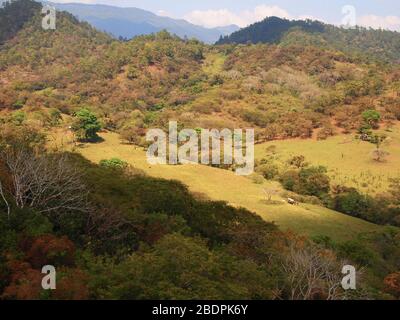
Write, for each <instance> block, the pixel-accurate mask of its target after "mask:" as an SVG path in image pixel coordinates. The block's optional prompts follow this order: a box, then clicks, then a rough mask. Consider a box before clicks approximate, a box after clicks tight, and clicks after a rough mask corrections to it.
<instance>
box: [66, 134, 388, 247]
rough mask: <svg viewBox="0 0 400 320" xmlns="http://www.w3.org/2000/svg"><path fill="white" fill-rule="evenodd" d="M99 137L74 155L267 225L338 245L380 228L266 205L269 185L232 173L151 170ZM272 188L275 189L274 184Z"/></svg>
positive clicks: (111, 137) (323, 212)
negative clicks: (185, 190)
mask: <svg viewBox="0 0 400 320" xmlns="http://www.w3.org/2000/svg"><path fill="white" fill-rule="evenodd" d="M61 136H63V140H64V141H65V140H66V137H67V134H66V133H65V132H64V133H61ZM101 137H102V138H103V139H104V141H103V142H101V143H97V144H86V145H83V146H81V147H78V148H77V151H79V152H81V153H82V154H83V155H84V156H85V157H86V158H88V159H89V160H91V161H93V162H95V163H99V162H100V161H101V160H102V159H110V158H113V157H117V158H120V159H122V160H124V161H127V162H128V163H130V164H131V165H133V166H134V167H135V168H138V169H142V170H144V171H145V172H146V173H147V174H149V175H151V176H155V177H161V178H165V179H175V180H179V181H181V182H183V183H184V184H186V185H187V186H188V187H189V188H190V190H191V191H192V192H195V193H199V194H202V195H204V196H206V197H208V198H210V199H213V200H223V201H227V202H228V203H230V204H231V205H234V206H240V207H245V208H247V209H249V210H251V211H254V212H257V213H258V214H259V215H260V216H262V217H263V218H264V219H265V220H267V221H274V222H276V223H277V224H278V225H279V226H280V227H281V228H282V229H291V230H294V231H296V232H299V233H304V234H307V235H311V236H316V235H326V236H330V237H331V238H332V239H335V240H339V241H340V240H346V239H350V238H352V237H353V236H354V235H356V234H357V233H360V232H371V231H375V230H379V229H380V228H381V227H379V226H376V225H374V224H371V223H368V222H365V221H362V220H359V219H356V218H352V217H349V216H346V215H343V214H340V213H337V212H334V211H332V210H328V209H325V208H321V207H318V206H313V205H308V204H306V205H300V206H291V205H288V204H287V203H285V202H284V199H282V198H280V197H279V196H274V197H273V200H275V201H276V202H277V203H279V204H274V205H271V204H267V203H266V197H265V195H264V193H263V188H268V187H271V184H272V183H271V182H263V184H256V183H254V182H253V181H252V179H250V178H248V177H240V176H237V175H235V174H234V173H233V172H231V171H226V170H221V169H216V168H211V167H207V166H201V165H180V166H166V165H163V166H162V165H157V166H151V165H149V164H148V163H147V160H146V154H145V152H144V151H143V150H142V149H139V148H135V147H133V146H131V145H127V144H123V143H121V141H120V139H119V136H118V135H117V134H115V133H102V134H101ZM274 187H277V186H276V184H274ZM155 201H156V199H155Z"/></svg>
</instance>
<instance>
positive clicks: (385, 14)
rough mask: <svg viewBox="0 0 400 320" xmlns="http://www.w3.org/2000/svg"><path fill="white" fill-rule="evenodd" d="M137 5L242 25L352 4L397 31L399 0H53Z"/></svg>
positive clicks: (328, 17)
mask: <svg viewBox="0 0 400 320" xmlns="http://www.w3.org/2000/svg"><path fill="white" fill-rule="evenodd" d="M53 1H54V2H64V3H66V2H81V3H101V4H109V5H116V6H122V7H137V8H142V9H146V10H150V11H152V12H154V13H158V14H161V15H167V16H170V17H173V18H184V19H187V20H189V21H190V22H193V23H196V24H201V25H204V26H208V27H213V26H217V25H227V24H230V23H235V24H239V25H241V26H245V25H247V24H249V23H253V22H255V21H257V20H260V18H261V17H264V16H266V15H277V16H282V17H287V18H292V19H294V18H304V17H310V18H315V19H318V20H322V21H325V22H329V23H334V24H340V23H341V21H342V19H343V17H344V14H343V13H342V8H343V7H344V6H346V5H347V6H349V5H350V6H353V7H354V8H355V17H356V22H357V24H359V25H365V26H372V27H375V28H376V27H383V28H388V29H393V30H399V31H400V1H399V0H333V1H329V0H279V1H273V0H271V1H262V0H200V1H199V0H196V1H192V0H53Z"/></svg>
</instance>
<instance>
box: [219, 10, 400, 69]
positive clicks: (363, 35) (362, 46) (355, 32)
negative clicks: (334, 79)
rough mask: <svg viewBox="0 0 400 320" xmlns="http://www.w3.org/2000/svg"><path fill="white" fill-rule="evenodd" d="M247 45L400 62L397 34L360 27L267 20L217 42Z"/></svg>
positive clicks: (314, 22)
mask: <svg viewBox="0 0 400 320" xmlns="http://www.w3.org/2000/svg"><path fill="white" fill-rule="evenodd" d="M248 43H253V44H257V43H270V44H282V45H285V46H288V45H289V46H292V45H309V46H317V47H323V48H327V49H335V50H340V51H342V52H346V53H347V54H353V55H363V56H370V57H371V58H374V59H376V60H386V61H390V62H398V61H399V59H400V54H399V48H400V34H399V33H398V32H395V31H388V30H382V29H379V30H374V29H371V28H363V27H360V26H354V27H350V28H344V27H343V28H341V27H336V26H333V25H328V24H324V23H322V22H319V21H313V20H305V21H304V20H287V19H281V18H278V17H267V18H265V19H264V20H263V21H260V22H256V23H254V24H252V25H250V26H248V27H246V28H243V29H241V30H239V31H236V32H234V33H232V34H231V35H229V36H225V37H221V39H220V40H219V41H218V42H217V44H219V45H222V44H248Z"/></svg>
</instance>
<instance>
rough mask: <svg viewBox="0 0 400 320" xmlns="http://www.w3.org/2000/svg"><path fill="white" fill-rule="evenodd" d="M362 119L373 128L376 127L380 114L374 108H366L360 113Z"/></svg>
mask: <svg viewBox="0 0 400 320" xmlns="http://www.w3.org/2000/svg"><path fill="white" fill-rule="evenodd" d="M362 117H363V120H364V122H365V123H366V124H368V125H369V126H370V127H371V128H373V129H378V127H379V121H380V120H381V114H380V113H379V112H378V111H376V110H367V111H364V112H363V113H362Z"/></svg>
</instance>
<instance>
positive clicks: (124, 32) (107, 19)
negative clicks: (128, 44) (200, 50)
mask: <svg viewBox="0 0 400 320" xmlns="http://www.w3.org/2000/svg"><path fill="white" fill-rule="evenodd" d="M51 4H52V5H53V6H54V7H56V8H57V9H58V10H60V11H67V12H69V13H72V14H73V15H74V16H76V17H78V18H79V19H80V20H83V21H87V22H89V23H90V24H92V25H93V26H94V27H96V28H97V29H99V30H102V31H106V32H108V33H111V34H112V35H113V36H115V37H117V38H118V37H123V38H127V39H131V38H133V37H135V36H138V35H146V34H151V33H156V32H159V31H161V30H164V29H165V30H167V31H168V32H170V33H172V34H176V35H177V36H179V37H181V38H184V37H188V38H196V39H199V40H201V41H204V42H206V43H215V42H216V41H217V40H218V39H219V37H220V36H221V35H222V36H226V35H229V34H231V33H232V32H234V31H237V30H239V27H238V26H236V25H230V26H224V27H217V28H204V27H202V26H197V25H194V24H192V23H189V22H187V21H186V20H183V19H179V20H178V19H173V18H169V17H162V16H158V15H156V14H154V13H152V12H150V11H146V10H142V9H138V8H121V7H114V6H108V5H91V4H80V3H66V4H60V3H51Z"/></svg>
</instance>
